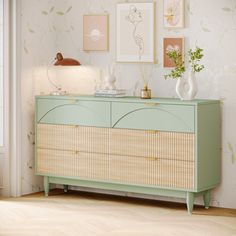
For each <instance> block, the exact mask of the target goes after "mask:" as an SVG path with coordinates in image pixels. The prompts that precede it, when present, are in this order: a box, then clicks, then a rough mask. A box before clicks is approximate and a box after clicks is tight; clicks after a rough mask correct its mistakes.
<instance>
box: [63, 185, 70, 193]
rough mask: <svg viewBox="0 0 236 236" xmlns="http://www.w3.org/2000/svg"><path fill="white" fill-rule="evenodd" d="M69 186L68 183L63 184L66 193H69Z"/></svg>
mask: <svg viewBox="0 0 236 236" xmlns="http://www.w3.org/2000/svg"><path fill="white" fill-rule="evenodd" d="M68 187H69V186H68V185H66V184H64V185H63V188H64V193H67V192H68Z"/></svg>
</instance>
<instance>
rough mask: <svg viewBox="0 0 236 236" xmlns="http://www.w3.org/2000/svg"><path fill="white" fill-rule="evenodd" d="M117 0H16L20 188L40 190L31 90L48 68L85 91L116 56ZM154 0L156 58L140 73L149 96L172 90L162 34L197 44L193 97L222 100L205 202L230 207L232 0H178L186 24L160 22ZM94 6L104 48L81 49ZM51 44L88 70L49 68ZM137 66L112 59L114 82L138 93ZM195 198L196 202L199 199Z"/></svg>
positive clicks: (235, 29) (234, 76)
mask: <svg viewBox="0 0 236 236" xmlns="http://www.w3.org/2000/svg"><path fill="white" fill-rule="evenodd" d="M118 2H129V1H127V0H126V1H122V0H120V1H116V0H100V1H93V0H77V1H74V0H31V1H28V0H21V50H22V55H21V84H22V94H23V95H24V96H22V131H23V132H22V157H23V160H22V189H23V194H26V193H31V192H36V191H39V190H42V178H41V177H35V175H34V96H35V94H46V93H48V92H49V91H51V90H52V89H53V88H52V86H51V85H50V83H49V82H48V76H50V77H51V78H53V79H54V80H58V81H59V82H60V84H61V85H62V87H63V86H64V87H66V88H67V89H68V90H69V91H70V92H77V93H79V92H83V93H92V92H93V91H94V89H95V88H96V87H97V86H99V83H100V82H101V78H100V71H99V69H102V70H103V69H105V68H106V66H107V65H108V64H111V63H113V62H115V61H116V52H115V49H116V36H115V35H116V28H115V25H116V24H115V23H116V3H118ZM136 2H142V1H136ZM156 3H157V4H156V16H157V17H156V18H157V19H156V27H155V30H156V55H157V63H156V64H155V65H153V66H151V69H150V70H151V73H148V74H150V76H149V77H150V78H149V79H148V82H149V87H150V88H151V89H152V94H153V95H154V96H157V97H176V94H175V84H176V81H175V80H171V79H168V80H165V79H164V74H165V73H166V72H167V69H164V68H163V66H162V65H163V61H162V55H163V54H162V40H163V38H164V37H172V36H173V37H184V38H185V51H187V50H188V49H189V48H191V47H195V46H196V45H198V46H199V47H201V48H203V49H204V58H203V64H204V65H205V69H204V70H203V71H202V72H201V73H199V74H197V80H198V94H197V98H206V99H220V100H221V105H222V182H221V185H220V186H219V187H218V188H216V189H215V190H214V191H213V195H212V198H211V204H212V205H215V206H220V207H231V208H236V201H235V199H236V175H235V173H236V132H233V131H234V130H236V122H235V116H236V93H235V88H236V53H235V38H236V1H235V0H208V1H203V0H191V1H190V0H186V1H185V25H186V26H185V28H183V29H174V30H173V29H165V28H164V27H163V0H157V1H156ZM95 13H96V14H100V13H108V14H109V21H110V29H109V31H110V50H109V51H108V52H102V53H101V52H100V53H98V52H84V51H83V15H84V14H95ZM59 51H60V52H62V53H64V55H65V56H68V57H73V58H77V59H78V60H79V61H80V62H81V64H83V65H85V66H88V68H89V69H88V70H89V73H86V76H85V75H84V76H78V75H77V74H78V72H74V74H73V75H72V77H71V78H70V80H68V78H67V76H66V72H63V71H60V73H58V72H55V71H54V70H53V69H52V68H51V67H50V65H51V64H52V60H53V58H54V57H55V55H56V53H57V52H59ZM142 67H143V65H140V64H135V63H134V64H125V63H119V64H118V63H117V64H116V77H117V87H119V88H125V89H127V90H129V92H130V94H132V95H138V94H139V90H140V88H141V87H142V86H143V80H142V70H143V68H142ZM48 68H49V69H48ZM80 73H81V72H79V74H80ZM88 74H89V75H88ZM87 76H88V77H89V78H87ZM85 84H86V85H85ZM213 119H214V117H213ZM197 201H199V203H200V202H201V200H200V199H198V200H197Z"/></svg>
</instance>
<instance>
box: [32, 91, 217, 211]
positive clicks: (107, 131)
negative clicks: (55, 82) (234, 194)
mask: <svg viewBox="0 0 236 236" xmlns="http://www.w3.org/2000/svg"><path fill="white" fill-rule="evenodd" d="M220 147H221V134H220V103H219V101H218V100H193V101H180V100H178V99H168V98H165V99H164V98H153V99H149V100H143V99H139V98H134V97H126V98H100V97H93V96H75V95H74V96H72V95H70V96H37V97H36V149H35V152H36V162H35V163H36V174H37V175H42V176H44V188H45V194H46V195H48V193H49V184H50V183H55V184H63V185H64V189H65V191H66V190H67V188H68V185H74V186H84V187H91V188H98V189H105V190H116V191H123V192H130V193H142V194H151V195H159V196H169V197H180V198H185V199H186V202H187V207H188V211H189V212H190V213H191V212H192V209H193V204H194V197H195V196H197V195H203V199H204V204H205V207H206V208H208V207H209V202H210V191H211V189H213V188H214V187H216V186H217V185H218V184H219V182H220V169H221V166H220V163H221V159H220Z"/></svg>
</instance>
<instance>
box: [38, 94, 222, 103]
mask: <svg viewBox="0 0 236 236" xmlns="http://www.w3.org/2000/svg"><path fill="white" fill-rule="evenodd" d="M36 99H56V100H58V99H59V100H70V99H76V100H77V99H78V100H79V99H80V100H86V101H107V102H134V103H161V104H179V105H181V104H182V105H204V104H211V103H219V102H220V100H211V99H194V100H191V101H183V100H180V99H178V98H159V97H154V98H151V99H141V98H139V97H129V96H127V97H97V96H93V95H80V94H69V95H63V96H60V95H59V96H58V95H37V96H36Z"/></svg>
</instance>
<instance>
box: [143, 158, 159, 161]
mask: <svg viewBox="0 0 236 236" xmlns="http://www.w3.org/2000/svg"><path fill="white" fill-rule="evenodd" d="M146 159H147V160H149V161H158V157H146Z"/></svg>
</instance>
